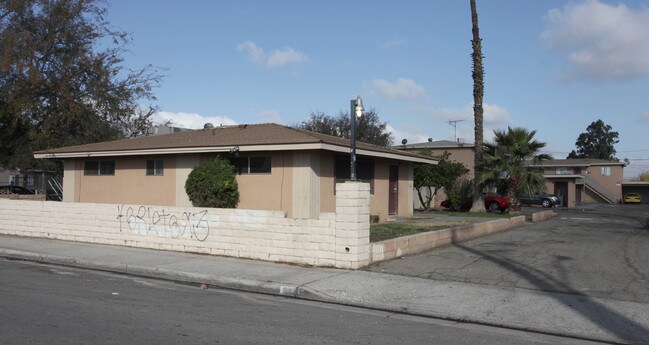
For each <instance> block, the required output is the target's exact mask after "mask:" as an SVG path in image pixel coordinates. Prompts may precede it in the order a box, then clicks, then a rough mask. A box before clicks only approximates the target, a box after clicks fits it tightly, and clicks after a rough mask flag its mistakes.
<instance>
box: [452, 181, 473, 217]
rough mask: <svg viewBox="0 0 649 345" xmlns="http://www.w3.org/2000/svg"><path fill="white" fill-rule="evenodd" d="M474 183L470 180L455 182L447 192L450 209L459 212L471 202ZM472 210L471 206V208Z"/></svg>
mask: <svg viewBox="0 0 649 345" xmlns="http://www.w3.org/2000/svg"><path fill="white" fill-rule="evenodd" d="M472 192H473V182H472V181H470V180H455V181H454V182H453V183H452V184H451V185H450V186H449V188H448V189H447V190H446V194H447V195H448V200H449V204H450V209H451V210H454V211H458V210H460V209H462V206H463V205H465V204H467V203H469V202H470V201H471V193H472ZM469 208H471V206H469Z"/></svg>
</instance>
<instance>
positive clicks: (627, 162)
mask: <svg viewBox="0 0 649 345" xmlns="http://www.w3.org/2000/svg"><path fill="white" fill-rule="evenodd" d="M629 164H631V161H630V160H629V159H628V158H624V166H628V165H629Z"/></svg>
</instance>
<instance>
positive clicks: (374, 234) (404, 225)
mask: <svg viewBox="0 0 649 345" xmlns="http://www.w3.org/2000/svg"><path fill="white" fill-rule="evenodd" d="M469 223H475V222H474V221H469V220H457V221H445V222H431V223H426V222H399V223H385V224H372V225H370V242H379V241H383V240H388V239H391V238H396V237H401V236H407V235H412V234H417V233H420V232H427V231H435V230H441V229H446V228H450V227H453V226H458V225H464V224H469Z"/></svg>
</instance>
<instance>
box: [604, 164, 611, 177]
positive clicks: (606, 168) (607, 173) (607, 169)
mask: <svg viewBox="0 0 649 345" xmlns="http://www.w3.org/2000/svg"><path fill="white" fill-rule="evenodd" d="M611 170H612V169H611V166H609V165H606V166H603V167H602V176H611Z"/></svg>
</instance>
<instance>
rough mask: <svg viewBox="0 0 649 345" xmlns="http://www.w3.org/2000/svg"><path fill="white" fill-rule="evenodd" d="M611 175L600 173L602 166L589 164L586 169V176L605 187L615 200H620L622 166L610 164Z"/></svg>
mask: <svg viewBox="0 0 649 345" xmlns="http://www.w3.org/2000/svg"><path fill="white" fill-rule="evenodd" d="M610 167H611V175H610V176H604V175H602V166H600V165H595V166H591V167H589V168H588V169H586V171H587V175H586V176H587V178H588V179H590V180H592V181H594V182H595V183H597V184H599V185H600V186H602V187H604V188H606V189H607V190H608V191H609V192H611V193H613V197H614V199H615V201H619V200H622V180H623V173H624V168H623V167H622V166H620V165H610Z"/></svg>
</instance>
